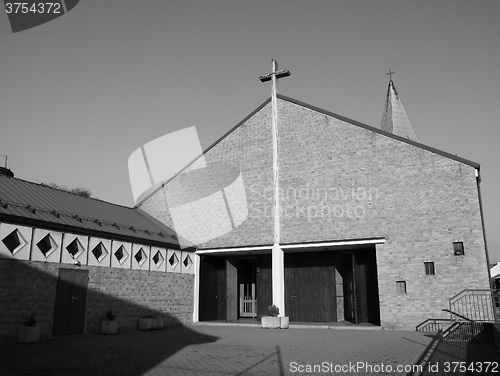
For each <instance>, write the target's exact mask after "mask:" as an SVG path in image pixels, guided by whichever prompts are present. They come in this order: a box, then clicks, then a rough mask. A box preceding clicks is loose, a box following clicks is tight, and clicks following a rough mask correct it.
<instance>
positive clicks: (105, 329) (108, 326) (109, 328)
mask: <svg viewBox="0 0 500 376" xmlns="http://www.w3.org/2000/svg"><path fill="white" fill-rule="evenodd" d="M116 333H118V321H115V320H114V321H109V320H103V321H101V334H116Z"/></svg>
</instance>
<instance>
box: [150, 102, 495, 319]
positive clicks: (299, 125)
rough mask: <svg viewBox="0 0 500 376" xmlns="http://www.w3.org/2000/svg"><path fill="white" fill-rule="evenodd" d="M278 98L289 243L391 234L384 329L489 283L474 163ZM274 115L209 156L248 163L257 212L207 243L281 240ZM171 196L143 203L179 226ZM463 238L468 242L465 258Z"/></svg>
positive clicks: (249, 124)
mask: <svg viewBox="0 0 500 376" xmlns="http://www.w3.org/2000/svg"><path fill="white" fill-rule="evenodd" d="M278 106H279V107H278V113H279V125H278V127H279V130H278V133H279V136H278V138H279V152H278V153H279V166H280V189H281V200H280V206H281V213H282V216H281V242H282V243H283V244H287V243H304V242H317V241H336V240H343V239H366V238H377V237H383V238H385V244H377V246H376V260H377V272H378V288H379V298H380V319H381V325H382V326H383V327H385V328H414V327H415V325H417V324H418V323H420V322H422V321H423V320H425V319H427V318H435V317H436V318H437V317H447V316H446V315H445V314H444V313H443V312H442V309H444V308H447V307H448V299H449V298H450V297H451V296H453V295H454V294H456V293H457V292H459V291H461V290H462V289H466V288H476V289H487V288H489V281H488V269H487V255H486V246H485V243H484V233H483V227H482V218H481V211H480V202H479V195H478V186H477V180H476V173H477V171H476V168H475V166H474V165H471V164H468V163H466V162H464V161H463V160H461V159H460V158H453V157H450V156H447V155H445V154H444V153H437V152H434V151H432V150H429V148H427V147H420V146H418V145H415V144H413V143H411V142H406V141H404V140H401V139H398V138H397V137H393V136H391V135H388V134H386V133H384V132H381V131H379V130H374V129H371V128H370V127H367V126H359V125H357V124H354V123H351V122H350V121H348V120H346V119H343V118H340V117H337V116H334V115H333V114H329V113H326V112H322V111H321V110H317V109H313V108H311V107H309V106H307V105H302V104H298V103H294V102H292V101H290V100H287V99H283V98H280V99H278ZM270 112H271V107H270V104H267V105H265V106H263V107H262V108H261V109H259V110H258V111H257V112H256V113H254V114H253V115H252V116H251V117H249V118H248V119H246V120H245V121H244V122H242V124H240V125H239V126H238V127H236V128H235V129H234V130H233V131H232V132H231V133H229V134H228V135H227V136H225V137H224V138H223V139H222V140H220V141H219V142H218V143H217V144H216V145H215V146H214V147H212V148H211V149H209V150H208V151H207V152H206V153H205V155H204V158H205V161H206V162H207V165H210V164H211V163H221V164H229V165H233V166H237V167H238V168H239V169H240V171H241V173H242V177H243V181H244V184H245V188H246V200H247V205H248V218H247V220H246V221H245V222H244V223H243V224H241V225H240V226H239V227H237V228H236V229H235V230H233V231H231V232H229V233H227V234H225V235H223V236H221V237H218V238H216V239H213V240H210V241H208V242H206V243H203V244H199V245H198V246H199V247H200V248H201V249H203V248H221V247H241V246H259V245H269V244H272V232H273V222H272V221H273V220H272V212H271V208H272V145H271V140H272V135H271V121H270ZM193 189H196V187H193ZM164 194H165V189H163V190H159V191H158V192H156V193H155V194H154V195H153V196H152V197H151V198H150V199H149V200H147V201H146V202H144V203H143V204H142V206H141V209H143V210H145V211H146V212H148V213H149V214H151V215H153V216H154V217H155V218H157V219H158V220H160V221H162V222H163V223H165V224H167V225H169V226H172V225H173V223H172V221H171V219H170V217H169V211H168V208H167V207H166V205H165V198H164ZM214 220H215V221H216V220H217V218H214ZM181 235H182V233H181ZM453 242H463V244H464V248H465V254H464V255H463V256H455V255H454V252H453ZM332 251H333V252H334V251H335V250H334V249H332ZM285 258H286V253H285ZM424 262H433V263H434V267H435V275H426V274H425V268H424ZM397 281H405V282H406V294H398V293H397V290H396V282H397Z"/></svg>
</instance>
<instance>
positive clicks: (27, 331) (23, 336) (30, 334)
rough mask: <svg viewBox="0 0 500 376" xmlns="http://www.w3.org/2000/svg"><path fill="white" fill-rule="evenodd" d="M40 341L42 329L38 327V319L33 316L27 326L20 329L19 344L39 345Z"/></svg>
mask: <svg viewBox="0 0 500 376" xmlns="http://www.w3.org/2000/svg"><path fill="white" fill-rule="evenodd" d="M39 341H40V327H39V326H36V317H35V315H34V314H31V315H30V317H29V318H28V320H27V321H26V326H21V327H19V332H18V335H17V342H18V343H37V342H39Z"/></svg>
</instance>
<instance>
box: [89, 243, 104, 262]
mask: <svg viewBox="0 0 500 376" xmlns="http://www.w3.org/2000/svg"><path fill="white" fill-rule="evenodd" d="M91 252H92V254H93V255H94V257H95V258H96V260H97V261H98V262H101V261H102V260H103V259H104V258H105V257H106V256H107V255H108V250H107V249H106V247H105V246H104V244H102V242H99V244H97V245H96V246H95V247H94V249H93V250H92V251H91Z"/></svg>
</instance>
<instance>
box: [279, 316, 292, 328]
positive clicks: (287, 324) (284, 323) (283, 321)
mask: <svg viewBox="0 0 500 376" xmlns="http://www.w3.org/2000/svg"><path fill="white" fill-rule="evenodd" d="M280 319H281V322H280V328H281V329H288V328H289V327H290V318H289V317H288V316H281V317H280Z"/></svg>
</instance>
